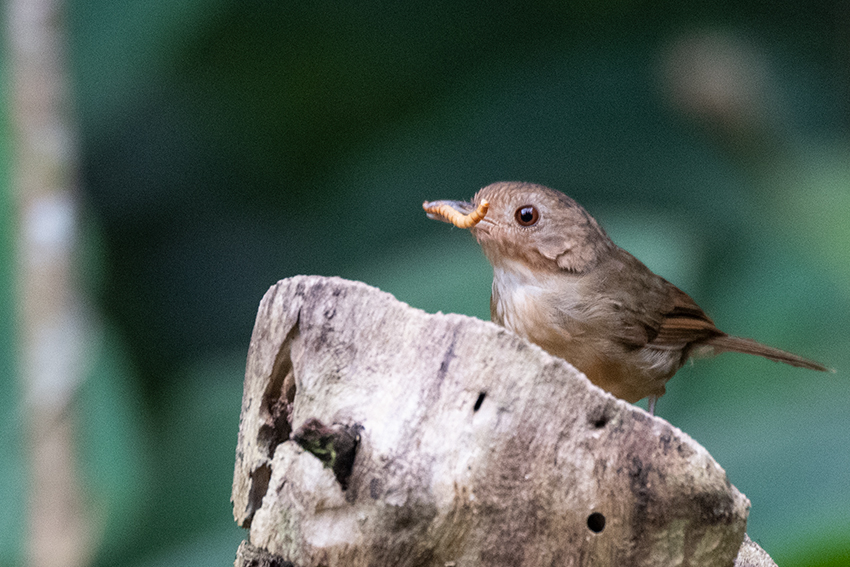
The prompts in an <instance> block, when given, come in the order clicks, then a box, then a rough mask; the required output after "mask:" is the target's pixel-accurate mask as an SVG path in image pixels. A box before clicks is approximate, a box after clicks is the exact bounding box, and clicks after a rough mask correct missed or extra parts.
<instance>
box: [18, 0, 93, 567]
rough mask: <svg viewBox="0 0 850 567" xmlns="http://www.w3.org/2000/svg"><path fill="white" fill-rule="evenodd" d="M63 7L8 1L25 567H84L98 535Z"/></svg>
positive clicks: (57, 1)
mask: <svg viewBox="0 0 850 567" xmlns="http://www.w3.org/2000/svg"><path fill="white" fill-rule="evenodd" d="M63 8H64V3H63V2H62V1H61V0H9V2H8V3H7V5H6V30H7V38H8V45H9V62H10V78H11V83H12V85H11V101H10V102H11V122H12V126H13V133H14V143H13V153H12V155H13V167H14V173H13V176H14V177H13V187H14V194H15V199H16V208H17V225H16V229H17V235H16V241H17V245H16V248H17V249H16V256H17V269H16V272H17V304H18V313H17V322H18V332H17V336H18V337H20V343H19V345H18V356H19V359H18V364H19V371H20V372H19V373H20V390H21V391H22V392H23V402H22V404H21V405H22V408H23V411H22V415H24V416H25V418H24V419H25V424H24V427H25V431H26V435H27V439H26V441H27V442H26V448H27V451H28V452H29V475H28V477H29V482H28V495H27V509H28V512H29V517H28V519H27V536H28V541H27V543H26V545H27V560H28V563H29V564H30V565H34V566H41V565H53V566H68V567H72V566H78V565H85V564H87V563H88V562H89V561H90V559H91V554H92V535H93V533H92V529H91V524H90V521H89V520H90V516H89V514H87V510H86V506H85V499H84V497H83V492H82V489H81V480H80V475H79V472H78V470H77V462H76V456H77V454H76V453H77V452H76V450H75V430H76V427H75V426H76V415H75V412H74V406H73V404H72V401H73V398H74V395H75V392H76V391H77V389H78V386H79V384H80V382H81V381H82V378H83V376H84V372H85V368H84V360H85V357H84V352H83V350H84V348H83V347H84V346H85V344H86V337H85V335H86V323H85V318H84V317H83V315H82V309H81V302H80V298H79V295H78V290H77V286H76V285H75V283H76V282H75V277H74V268H75V266H76V261H75V252H76V248H77V238H76V236H77V234H76V233H77V217H78V205H77V196H76V194H75V190H74V186H75V184H76V169H77V165H76V161H77V160H76V158H77V156H76V145H77V144H76V133H75V131H74V126H73V120H72V119H71V115H72V113H71V104H70V93H69V81H68V72H67V66H66V57H67V47H66V42H65V30H64V28H63V24H64V19H63V13H62V11H63Z"/></svg>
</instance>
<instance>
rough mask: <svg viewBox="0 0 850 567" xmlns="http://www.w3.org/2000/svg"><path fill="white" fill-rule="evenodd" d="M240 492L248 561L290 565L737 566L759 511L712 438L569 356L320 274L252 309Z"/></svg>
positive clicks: (284, 287)
mask: <svg viewBox="0 0 850 567" xmlns="http://www.w3.org/2000/svg"><path fill="white" fill-rule="evenodd" d="M232 501H233V511H234V517H235V519H236V521H237V522H238V523H239V525H241V526H243V527H245V528H249V529H250V544H252V545H249V544H248V543H247V542H246V543H243V545H242V546H240V549H239V555H238V557H237V562H236V564H237V565H261V564H268V565H289V564H292V565H294V566H297V567H314V566H315V567H318V566H320V565H321V566H345V567H359V566H364V567H365V566H370V565H372V566H374V565H381V566H420V565H421V566H440V567H447V566H457V567H466V566H490V565H493V566H496V565H499V566H512V567H519V566H543V565H546V566H549V565H574V566H591V565H593V566H608V565H610V566H623V565H629V566H631V565H634V566H659V567H662V566H663V567H670V566H676V565H700V566H727V567H728V566H731V565H733V564H735V558H736V555H737V554H738V550H739V548H742V542H743V541H744V537H745V533H744V532H745V527H746V519H747V513H748V510H749V501H748V500H747V498H746V497H745V496H744V495H743V494H741V493H740V492H739V491H738V490H737V489H736V488H735V487H734V486H732V485H731V484H730V483H729V481H728V480H727V478H726V474H725V472H724V471H723V469H722V468H721V467H720V466H719V465H718V464H717V463H716V462H715V461H714V460H713V459H712V457H711V456H710V455H709V454H708V452H707V451H706V450H705V449H704V448H703V447H702V446H700V445H699V444H698V443H696V442H695V441H694V440H693V439H691V438H690V437H688V436H687V435H686V434H685V433H683V432H682V431H680V430H679V429H677V428H675V427H673V426H672V425H670V424H669V423H667V422H666V421H664V420H663V419H660V418H653V417H651V416H650V415H649V414H647V413H646V412H645V411H643V410H642V409H640V408H637V407H634V406H632V405H630V404H627V403H625V402H623V401H620V400H618V399H616V398H614V397H613V396H611V395H610V394H608V393H606V392H604V391H603V390H601V389H599V388H597V387H596V386H594V385H593V384H591V383H590V382H589V381H588V380H587V379H586V378H585V377H584V375H582V374H581V373H580V372H578V371H577V370H576V369H575V368H573V367H572V366H570V365H569V364H568V363H567V362H565V361H564V360H561V359H559V358H556V357H553V356H551V355H549V354H547V353H546V352H544V351H543V350H542V349H540V348H538V347H537V346H535V345H532V344H530V343H528V342H527V341H525V340H524V339H521V338H519V337H517V336H516V335H514V334H513V333H511V332H509V331H507V330H505V329H503V328H501V327H499V326H497V325H494V324H492V323H488V322H484V321H480V320H477V319H473V318H470V317H466V316H462V315H453V314H449V315H444V314H441V313H438V314H436V315H430V314H427V313H425V312H423V311H421V310H418V309H414V308H412V307H409V306H408V305H405V304H403V303H401V302H399V301H398V300H396V299H395V298H394V297H392V296H391V295H389V294H387V293H384V292H381V291H380V290H377V289H375V288H372V287H369V286H367V285H365V284H362V283H359V282H351V281H346V280H342V279H339V278H323V277H316V276H309V277H308V276H299V277H294V278H290V279H286V280H282V281H281V282H278V284H277V285H275V286H273V287H272V288H271V289H270V290H269V291H268V292H267V293H266V295H265V297H263V300H262V303H261V304H260V308H259V312H258V314H257V320H256V323H255V326H254V332H253V335H252V337H251V346H250V349H249V353H248V361H247V368H246V372H245V389H244V394H243V399H242V415H241V423H240V428H239V440H238V445H237V449H236V468H235V472H234V479H233V495H232ZM750 543H751V542H750ZM752 546H755V549H756V550H757V551H754V550H753V547H752ZM752 546H751V547H747V548H746V549H747V550H749V551H748V553H749V555H747V557H745V558H744V560H747V561H750V559H747V558H749V557H756V556H755V555H753V554H752V553H757V552H761V550H760V548H758V546H756V545H755V544H752ZM750 552H752V553H750ZM761 553H762V554H763V552H761ZM258 554H259V555H258ZM742 555H743V552H742ZM764 556H765V557H766V554H764ZM258 557H261V558H262V559H259V558H258ZM766 560H767V561H770V560H769V558H767V559H766ZM240 561H242V562H241V563H240ZM264 561H265V563H264ZM741 561H742V559H740V558H739V562H738V565H741V566H744V565H758V563H742V562H741ZM766 564H768V565H769V564H770V563H766Z"/></svg>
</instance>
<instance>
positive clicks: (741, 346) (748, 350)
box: [706, 335, 835, 372]
mask: <svg viewBox="0 0 850 567" xmlns="http://www.w3.org/2000/svg"><path fill="white" fill-rule="evenodd" d="M706 344H708V345H711V346H712V347H714V350H715V352H716V353H721V352H742V353H744V354H754V355H756V356H763V357H764V358H768V359H770V360H774V361H776V362H784V363H785V364H790V365H791V366H797V367H799V368H808V369H809V370H820V371H821V372H835V370H833V369H832V368H828V367H826V366H824V365H823V364H821V363H819V362H815V361H814V360H809V359H808V358H803V357H802V356H797V355H796V354H794V353H791V352H787V351H784V350H780V349H778V348H773V347H769V346H767V345H763V344H761V343H760V342H758V341H754V340H753V339H744V338H741V337H732V336H729V335H720V336H719V337H714V338H712V339H711V340H709V341H707V342H706Z"/></svg>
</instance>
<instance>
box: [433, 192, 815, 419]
mask: <svg viewBox="0 0 850 567" xmlns="http://www.w3.org/2000/svg"><path fill="white" fill-rule="evenodd" d="M423 208H424V209H425V211H426V213H427V215H428V217H429V218H431V219H434V220H440V221H444V222H448V223H451V224H454V225H455V226H458V227H460V228H468V229H469V230H470V232H471V233H472V235H473V236H474V237H475V239H476V241H477V242H478V244H479V245H480V246H481V249H482V251H483V252H484V255H485V256H486V257H487V259H488V261H489V262H490V264H491V265H492V267H493V285H492V293H491V297H490V317H491V320H492V321H493V322H494V323H497V324H499V325H501V326H503V327H505V328H507V329H510V330H511V331H513V332H514V333H516V334H517V335H519V336H521V337H524V338H525V339H527V340H529V341H530V342H532V343H535V344H537V345H538V346H540V347H541V348H543V349H544V350H545V351H547V352H549V353H550V354H552V355H554V356H557V357H559V358H562V359H564V360H566V361H568V362H570V363H571V364H572V365H573V366H575V367H576V368H577V369H578V370H579V371H581V372H582V373H583V374H584V375H585V376H587V378H588V379H589V380H590V381H591V382H592V383H594V384H596V385H597V386H599V387H600V388H602V389H604V390H606V391H608V392H610V393H611V394H613V395H614V396H616V397H618V398H621V399H623V400H625V401H627V402H630V403H634V402H637V401H638V400H641V399H643V398H648V399H649V401H648V409H649V412H650V413H651V414H654V413H655V404H656V402H657V400H658V398H660V397H661V396H663V395H664V393H665V391H666V383H667V381H668V380H670V378H672V377H673V375H674V374H675V373H676V372H677V371H678V370H679V369H680V368H681V367H682V366H683V365H684V364H685V363H686V362H687V361H688V360H689V359H690V358H692V357H697V356H707V355H712V354H719V353H722V352H741V353H746V354H752V355H756V356H761V357H764V358H767V359H770V360H774V361H778V362H783V363H785V364H790V365H792V366H797V367H801V368H808V369H811V370H818V371H830V370H831V369H829V368H827V367H826V366H824V365H822V364H820V363H818V362H815V361H812V360H809V359H806V358H803V357H801V356H798V355H796V354H793V353H790V352H787V351H784V350H780V349H778V348H774V347H770V346H767V345H764V344H762V343H759V342H757V341H755V340H753V339H748V338H742V337H736V336H732V335H729V334H726V333H725V332H723V331H721V330H720V329H718V328H717V326H716V325H715V324H714V322H713V321H712V320H711V318H709V316H708V315H706V313H705V312H704V311H703V310H702V309H701V308H700V307H699V305H697V304H696V302H695V301H694V300H693V299H692V298H691V297H690V296H689V295H688V294H686V293H685V292H684V291H682V290H680V289H679V288H678V287H676V286H675V285H673V284H672V283H670V282H668V281H667V280H666V279H664V278H662V277H661V276H659V275H657V274H655V273H654V272H652V271H651V270H650V269H649V268H648V267H646V265H644V264H643V263H642V262H641V261H640V260H638V259H637V258H635V257H634V256H632V255H631V254H630V253H629V252H627V251H625V250H623V249H622V248H620V247H619V246H617V245H616V244H615V243H614V242H613V241H612V240H611V238H610V237H609V236H608V234H607V233H606V232H605V230H604V229H603V228H602V226H601V225H600V224H599V222H597V220H596V219H595V218H593V217H592V216H591V215H590V213H588V212H587V211H586V210H585V209H584V207H582V206H581V205H580V204H578V203H577V202H576V201H575V200H573V199H572V198H570V197H568V196H567V195H565V194H564V193H562V192H560V191H556V190H554V189H550V188H548V187H544V186H543V185H538V184H534V183H524V182H499V183H493V184H491V185H488V186H486V187H484V188H482V189H481V190H479V191H478V192H477V193H476V194H475V197H474V198H473V199H472V201H471V202H466V201H451V200H441V201H430V202H428V201H426V202H425V203H423Z"/></svg>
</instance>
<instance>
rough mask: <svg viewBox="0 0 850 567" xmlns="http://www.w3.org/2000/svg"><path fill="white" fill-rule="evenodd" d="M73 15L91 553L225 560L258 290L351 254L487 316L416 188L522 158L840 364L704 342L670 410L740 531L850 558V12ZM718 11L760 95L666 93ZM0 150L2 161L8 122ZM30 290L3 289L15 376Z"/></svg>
mask: <svg viewBox="0 0 850 567" xmlns="http://www.w3.org/2000/svg"><path fill="white" fill-rule="evenodd" d="M67 22H68V30H69V35H70V43H71V45H70V57H71V62H72V72H73V77H74V86H75V94H76V97H77V105H78V106H77V109H78V118H79V124H80V128H81V134H82V146H83V147H82V150H83V151H82V181H83V184H82V186H83V187H82V188H83V191H84V193H83V197H84V200H85V204H86V206H87V210H88V214H87V215H86V219H85V223H86V225H85V227H84V236H85V246H84V250H85V254H84V256H83V259H82V260H81V266H80V271H81V275H82V276H83V281H84V282H85V285H86V286H87V291H88V292H89V293H90V294H91V295H92V297H93V298H94V299H95V301H96V303H97V305H98V308H99V309H100V311H101V315H102V317H103V321H104V324H103V325H102V328H101V332H100V334H99V335H98V336H97V337H95V338H94V344H92V349H91V351H92V356H93V365H92V372H91V376H90V378H89V380H88V381H87V382H86V384H85V386H84V388H83V390H82V391H81V392H80V394H79V400H78V407H79V410H80V419H81V426H80V441H81V447H82V448H83V452H82V454H81V457H80V458H81V462H82V463H83V466H84V470H85V473H86V480H87V489H88V491H89V494H90V495H91V501H92V505H93V507H94V508H95V512H96V517H97V519H98V522H99V523H98V525H99V526H100V527H101V529H102V530H103V532H102V536H101V542H102V543H101V547H100V551H99V553H98V556H97V564H98V565H113V564H122V565H139V566H148V565H151V566H152V565H178V564H179V565H181V566H185V565H195V564H196V565H208V564H213V563H218V564H227V563H229V562H230V561H232V558H233V555H234V553H235V549H236V546H237V543H238V541H239V540H240V539H241V538H242V537H243V533H242V531H241V530H239V529H238V528H236V527H235V525H234V524H233V521H232V517H231V514H230V506H229V502H228V498H229V491H230V481H231V475H232V464H233V458H234V448H235V443H236V431H237V427H238V417H239V407H240V399H241V386H242V372H243V370H244V368H243V366H244V357H245V353H246V352H247V347H248V340H249V337H250V332H251V327H252V324H253V320H254V316H255V313H256V308H257V305H258V303H259V301H260V298H261V297H262V295H263V293H264V292H265V290H266V289H267V288H268V287H269V286H270V285H272V284H273V283H274V282H275V281H277V280H278V279H281V278H284V277H287V276H291V275H294V274H298V273H315V274H324V275H340V276H343V277H347V278H352V279H359V280H363V281H365V282H367V283H369V284H372V285H376V286H378V287H380V288H382V289H384V290H386V291H389V292H391V293H393V294H395V295H396V296H397V297H398V298H399V299H401V300H403V301H406V302H408V303H410V304H411V305H413V306H415V307H419V308H422V309H425V310H427V311H431V312H436V311H444V312H460V313H466V314H470V315H473V316H476V317H480V318H483V319H487V318H488V302H489V286H490V277H491V273H490V268H489V266H488V264H487V262H486V260H485V259H484V258H483V256H482V255H481V254H480V252H479V251H478V249H477V246H476V245H475V243H474V242H473V241H472V239H471V238H470V237H469V235H468V234H466V233H465V232H463V231H459V230H457V229H452V228H450V227H448V226H447V225H444V224H441V223H435V222H432V221H428V220H427V219H426V218H425V216H424V214H423V213H422V211H421V208H420V205H421V202H422V201H423V200H425V199H438V198H466V197H470V196H471V195H472V194H473V193H474V191H475V190H477V189H478V188H479V187H481V186H483V185H486V184H488V183H490V182H493V181H497V180H505V179H519V180H527V181H535V182H539V183H544V184H547V185H550V186H552V187H554V188H557V189H560V190H563V191H564V192H566V193H568V194H570V195H571V196H573V197H575V198H576V199H577V200H578V201H579V202H581V203H583V204H584V205H585V206H586V207H587V208H588V209H589V210H590V211H591V212H592V213H593V214H594V215H596V216H597V218H599V219H600V221H601V222H602V223H603V225H604V226H605V227H606V228H607V229H608V231H609V232H610V233H611V235H612V236H613V237H614V239H615V241H617V242H618V243H619V244H620V245H621V246H623V247H624V248H626V249H628V250H630V251H631V252H633V253H634V254H635V255H636V256H638V257H639V258H641V259H643V260H644V261H645V262H646V263H647V264H648V265H649V266H650V267H651V268H653V269H655V270H656V271H658V272H659V273H660V274H662V275H664V276H665V277H667V278H668V279H670V280H672V281H673V282H674V283H676V284H678V285H680V287H682V288H683V289H685V291H687V292H688V293H690V294H691V295H693V296H694V298H695V299H696V300H697V301H698V302H699V303H700V304H701V305H702V306H703V307H704V308H705V309H706V310H707V311H708V312H709V313H710V314H711V315H712V316H713V318H714V319H715V321H717V323H718V325H719V326H721V327H722V328H724V329H725V330H727V331H729V332H731V333H735V334H740V335H744V336H752V337H754V338H758V339H759V340H762V341H764V342H766V343H768V344H772V345H776V346H779V347H783V348H788V349H790V350H794V351H795V352H799V353H801V354H803V355H808V356H811V357H812V358H815V359H817V360H822V361H824V362H825V363H827V364H829V365H831V366H834V367H836V368H838V370H839V371H838V373H837V374H835V375H827V376H823V375H816V374H813V373H808V372H805V371H802V370H799V369H794V368H786V367H782V366H778V365H774V364H771V363H768V362H766V361H763V360H756V359H751V358H748V357H745V356H739V355H724V356H722V357H719V358H717V359H713V360H710V361H698V362H696V363H695V364H694V365H693V366H689V367H686V368H684V369H682V371H680V373H679V375H678V376H677V377H676V378H675V379H674V380H673V381H672V382H671V383H670V385H669V388H668V395H667V396H666V397H665V398H663V399H662V400H661V402H660V404H659V407H658V411H659V413H660V415H661V416H662V417H664V418H666V419H668V420H669V421H671V422H672V423H673V424H674V425H676V426H678V427H680V428H681V429H683V430H684V431H685V432H687V433H688V434H690V435H691V436H693V437H694V438H695V439H696V440H697V441H699V442H700V443H702V444H704V445H705V446H706V447H707V448H708V449H709V450H710V451H711V452H712V454H713V455H714V457H715V458H716V459H717V460H718V461H719V462H720V463H721V465H723V466H724V467H725V469H726V471H727V473H728V475H729V477H730V479H731V481H732V482H733V483H734V484H735V485H736V486H738V487H739V488H740V489H741V490H742V491H743V492H744V493H745V494H747V496H748V497H749V498H750V499H751V501H752V504H753V508H752V512H751V515H750V522H749V528H748V532H749V533H750V535H751V536H752V537H753V539H755V540H756V541H757V542H759V543H760V544H761V545H762V546H763V547H765V549H766V550H767V551H768V552H769V553H770V554H771V555H772V556H773V558H774V559H775V560H776V561H777V562H778V563H779V564H780V565H798V564H799V565H803V564H805V565H817V566H827V565H830V566H838V565H848V564H850V559H848V558H850V409H848V403H847V402H848V397H849V396H848V394H850V384H849V383H848V381H847V375H846V369H847V368H850V349H848V346H850V345H848V340H847V338H846V336H847V332H846V329H848V328H850V277H848V276H850V273H849V272H848V270H850V268H848V266H850V228H848V227H850V223H848V212H850V159H848V158H850V136H848V134H850V132H849V131H848V128H850V121H848V118H850V102H849V101H850V88H848V86H850V58H848V57H847V44H846V37H845V36H844V35H842V33H843V32H842V30H846V29H847V25H848V24H850V13H849V12H848V11H847V9H846V5H845V4H843V3H841V2H817V3H796V2H790V1H780V2H774V3H771V4H770V5H765V4H764V3H761V2H755V1H752V0H749V1H745V2H739V3H736V4H735V5H727V4H722V3H721V4H716V3H715V4H710V3H698V4H689V3H679V2H660V3H652V4H651V5H650V4H647V3H642V2H628V1H614V0H608V1H598V2H587V1H584V2H577V3H569V4H568V3H561V2H551V1H548V0H537V1H532V2H500V3H494V4H490V5H484V4H480V3H477V2H471V1H469V0H460V1H452V2H448V1H438V2H433V3H408V4H396V3H389V2H378V1H374V0H368V1H365V2H356V3H345V2H313V3H296V2H276V1H270V0H254V1H249V2H230V1H225V0H217V1H211V0H206V1H200V0H181V1H173V0H146V1H141V0H124V1H115V0H72V1H70V2H69V3H68V20H67ZM842 26H843V27H842ZM706 33H708V34H709V37H716V38H719V40H718V41H719V42H720V44H721V47H723V46H725V47H724V49H727V51H730V52H731V53H732V56H733V61H738V60H735V59H734V56H735V54H737V56H738V57H739V58H740V61H739V62H742V63H741V65H744V69H745V72H744V74H743V75H742V76H743V77H745V78H749V77H750V76H755V77H761V80H762V82H761V83H760V84H759V85H756V92H757V94H758V95H759V96H757V97H755V98H754V99H752V100H750V99H747V97H746V96H744V97H743V100H744V103H742V104H749V105H750V106H753V105H755V106H753V108H755V110H754V111H753V113H754V114H753V116H755V118H752V117H751V116H750V114H747V113H748V112H749V111H750V110H752V109H751V108H750V107H745V108H744V111H743V114H740V113H739V114H735V112H737V111H740V109H738V110H736V107H734V104H737V102H735V101H733V103H734V104H733V105H732V106H733V108H732V109H731V110H730V111H729V112H730V113H731V114H729V115H727V114H723V112H725V110H724V109H723V108H722V107H710V105H709V104H708V103H705V105H706V106H705V107H688V106H687V105H685V106H681V105H679V106H677V105H676V103H675V100H674V99H673V97H671V94H670V92H671V89H672V88H673V87H671V84H670V83H671V79H670V77H669V76H668V75H667V74H665V73H666V72H665V69H666V67H665V65H667V62H669V60H670V58H671V57H672V55H671V53H674V52H675V50H676V49H677V48H678V47H677V46H679V47H681V46H682V45H688V43H687V42H688V41H689V40H690V38H699V37H703V36H704V35H705V34H706ZM712 34H714V35H712ZM724 38H726V39H724ZM724 41H725V42H726V43H723V42H724ZM698 45H699V44H698ZM736 50H737V51H736ZM723 53H726V52H723ZM747 65H750V66H751V67H747ZM747 69H749V70H751V71H752V73H750V74H747V73H746V71H747ZM688 71H689V70H688ZM683 77H684V79H683V80H686V81H687V80H689V77H690V75H689V73H688V72H685V73H684V75H683ZM759 88H760V89H761V90H758V89H759ZM697 98H698V97H697ZM686 102H687V101H686ZM709 102H710V101H709ZM691 103H692V104H697V105H698V104H700V101H699V100H697V101H696V102H694V101H691ZM709 107H710V108H709ZM694 108H696V110H694ZM718 108H720V109H719V110H718ZM683 109H684V110H683ZM712 113H714V114H712ZM729 116H731V119H730V118H729ZM742 116H743V118H742ZM4 120H5V117H4ZM724 120H727V122H724ZM736 120H739V121H740V122H742V123H743V126H742V127H741V128H739V129H737V130H736V128H738V122H736ZM747 120H752V122H747ZM730 124H731V126H730ZM3 128H4V130H5V129H6V127H5V124H3ZM724 128H725V129H724ZM0 150H2V152H0V157H2V162H0V170H2V171H3V172H8V164H9V160H10V158H9V155H8V141H7V137H6V136H4V137H2V138H0ZM8 181H9V179H8V173H6V174H4V175H2V176H1V177H0V188H2V192H0V200H2V204H3V207H2V209H0V210H2V211H4V213H3V214H4V218H3V219H2V224H0V260H2V264H1V265H0V278H2V281H0V283H1V284H2V287H0V289H3V290H9V289H11V277H12V275H11V271H10V267H11V265H12V263H11V261H10V254H11V250H12V244H11V236H12V229H13V226H14V224H13V217H12V216H11V213H10V211H11V210H12V207H11V200H10V198H9V193H8ZM11 306H12V297H11V295H10V294H9V293H4V294H3V296H2V297H0V337H3V338H4V340H2V341H0V367H2V368H0V376H2V377H3V378H2V379H3V380H6V382H7V383H4V384H3V386H4V391H6V392H15V391H16V389H15V384H14V382H13V380H11V379H9V377H10V376H12V371H11V368H12V367H11V365H12V353H13V349H12V345H13V340H12V338H10V337H12V336H13V334H12V333H13V330H12V327H11V324H10V321H11V320H12V310H11ZM15 399H16V398H15V397H14V396H3V397H2V398H0V411H2V412H3V419H2V421H0V423H2V427H3V430H2V432H0V435H2V437H0V439H2V442H3V445H4V446H9V447H10V448H12V449H13V453H14V458H10V459H5V458H4V459H0V498H2V500H3V502H4V504H5V503H6V502H7V499H8V502H10V503H11V504H10V505H12V506H13V508H11V509H12V510H17V511H18V512H19V513H18V514H6V515H4V516H3V517H4V518H5V521H4V522H3V524H2V526H3V529H0V534H2V535H0V564H6V563H7V560H8V562H15V561H16V560H17V558H19V557H20V548H19V547H18V546H19V545H20V541H21V539H20V538H21V537H22V528H20V527H19V523H18V522H15V521H14V518H15V517H20V516H21V514H22V513H23V512H22V510H23V499H22V498H23V497H22V493H23V487H24V481H23V478H24V477H23V470H24V469H23V465H22V462H21V460H20V449H21V446H20V444H21V442H22V441H21V437H20V434H21V431H20V416H17V415H16V411H17V410H16V408H18V407H19V406H18V405H17V402H16V401H15ZM7 416H8V417H7ZM6 509H7V510H8V509H9V508H6Z"/></svg>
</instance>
